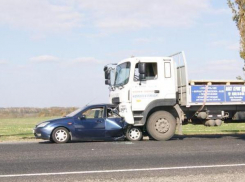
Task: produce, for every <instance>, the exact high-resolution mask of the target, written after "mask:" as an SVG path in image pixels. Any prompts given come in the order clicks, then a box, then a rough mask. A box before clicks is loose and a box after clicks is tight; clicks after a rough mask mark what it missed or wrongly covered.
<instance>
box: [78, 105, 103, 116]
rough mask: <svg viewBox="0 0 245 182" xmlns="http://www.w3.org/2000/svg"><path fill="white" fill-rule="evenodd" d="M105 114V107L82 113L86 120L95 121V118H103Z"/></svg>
mask: <svg viewBox="0 0 245 182" xmlns="http://www.w3.org/2000/svg"><path fill="white" fill-rule="evenodd" d="M103 114H104V108H103V107H97V108H91V109H88V110H86V111H84V112H83V113H82V116H83V117H85V118H86V119H94V118H103Z"/></svg>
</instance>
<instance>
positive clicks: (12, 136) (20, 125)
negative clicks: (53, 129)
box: [0, 117, 245, 142]
mask: <svg viewBox="0 0 245 182" xmlns="http://www.w3.org/2000/svg"><path fill="white" fill-rule="evenodd" d="M52 118H57V117H42V118H10V119H0V142H3V141H25V140H33V139H35V137H34V135H33V133H32V129H33V128H34V127H35V125H36V124H37V123H39V122H42V121H45V120H49V119H52ZM242 133H245V123H223V124H222V125H221V126H220V127H206V126H204V125H193V124H188V125H183V134H184V135H196V134H242Z"/></svg>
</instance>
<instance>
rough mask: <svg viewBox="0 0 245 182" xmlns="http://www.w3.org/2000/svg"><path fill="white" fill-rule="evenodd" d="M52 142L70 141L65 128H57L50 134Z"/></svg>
mask: <svg viewBox="0 0 245 182" xmlns="http://www.w3.org/2000/svg"><path fill="white" fill-rule="evenodd" d="M52 140H53V141H54V142H55V143H67V142H68V141H69V140H70V134H69V132H68V130H67V129H66V128H63V127H59V128H56V129H55V130H54V131H53V132H52Z"/></svg>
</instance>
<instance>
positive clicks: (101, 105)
mask: <svg viewBox="0 0 245 182" xmlns="http://www.w3.org/2000/svg"><path fill="white" fill-rule="evenodd" d="M105 106H106V107H116V105H113V104H103V103H102V104H93V105H88V106H86V108H91V107H105Z"/></svg>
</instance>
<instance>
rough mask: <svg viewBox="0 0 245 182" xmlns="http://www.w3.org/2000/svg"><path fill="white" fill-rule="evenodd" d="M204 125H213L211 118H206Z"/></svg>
mask: <svg viewBox="0 0 245 182" xmlns="http://www.w3.org/2000/svg"><path fill="white" fill-rule="evenodd" d="M205 126H215V121H214V120H213V119H209V120H206V121H205Z"/></svg>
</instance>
